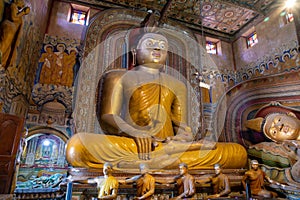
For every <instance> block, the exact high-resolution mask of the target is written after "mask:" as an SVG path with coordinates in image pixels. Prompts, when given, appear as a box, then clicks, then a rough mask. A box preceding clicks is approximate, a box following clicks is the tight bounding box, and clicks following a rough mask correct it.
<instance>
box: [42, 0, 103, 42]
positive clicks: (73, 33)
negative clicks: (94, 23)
mask: <svg viewBox="0 0 300 200" xmlns="http://www.w3.org/2000/svg"><path fill="white" fill-rule="evenodd" d="M70 9H71V4H70V3H67V2H62V1H57V0H54V2H53V6H52V9H51V15H50V20H49V24H48V29H47V30H48V32H47V34H48V35H52V36H57V37H65V36H68V38H72V39H77V40H78V39H81V36H82V33H83V31H84V28H85V26H82V25H79V24H72V23H70V22H69V20H68V18H70V13H71V11H70ZM98 12H99V10H97V9H93V8H89V18H90V19H91V18H93V16H94V15H95V14H96V13H98Z"/></svg>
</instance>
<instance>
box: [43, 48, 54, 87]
mask: <svg viewBox="0 0 300 200" xmlns="http://www.w3.org/2000/svg"><path fill="white" fill-rule="evenodd" d="M44 49H45V53H43V54H42V55H41V58H40V59H39V62H41V63H43V65H42V70H41V73H40V81H39V82H40V83H41V84H50V83H51V81H52V79H51V77H52V73H53V68H54V67H55V65H56V60H57V55H56V54H55V53H54V52H53V46H52V45H50V44H47V45H45V47H44Z"/></svg>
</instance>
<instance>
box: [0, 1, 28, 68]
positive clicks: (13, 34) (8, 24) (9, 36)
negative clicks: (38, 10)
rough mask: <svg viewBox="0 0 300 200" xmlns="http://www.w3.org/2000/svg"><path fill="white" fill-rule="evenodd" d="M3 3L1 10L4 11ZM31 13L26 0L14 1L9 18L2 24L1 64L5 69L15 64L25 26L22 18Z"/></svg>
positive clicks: (0, 28) (0, 42) (9, 11)
mask: <svg viewBox="0 0 300 200" xmlns="http://www.w3.org/2000/svg"><path fill="white" fill-rule="evenodd" d="M2 2H3V1H1V4H0V9H2V10H3V8H2V7H3V3H2ZM0 12H1V11H0ZM29 12H30V8H29V7H26V6H25V3H24V0H14V1H13V2H12V3H11V4H10V6H9V8H8V12H7V16H3V21H2V22H1V24H0V52H1V54H2V61H1V64H2V66H3V67H4V68H5V69H7V68H8V67H9V66H10V65H13V64H14V62H15V57H16V51H17V46H18V45H19V40H20V36H21V30H22V25H23V19H22V17H23V16H24V15H27V14H29ZM1 15H2V13H1Z"/></svg>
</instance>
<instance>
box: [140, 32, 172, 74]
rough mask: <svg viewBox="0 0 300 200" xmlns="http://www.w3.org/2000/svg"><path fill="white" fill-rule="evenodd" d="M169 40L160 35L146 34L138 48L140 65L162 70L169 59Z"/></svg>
mask: <svg viewBox="0 0 300 200" xmlns="http://www.w3.org/2000/svg"><path fill="white" fill-rule="evenodd" d="M167 54H168V40H167V38H166V37H165V36H163V35H161V34H158V33H145V34H144V35H143V36H142V37H141V38H140V39H139V41H138V43H137V46H136V59H137V64H138V65H143V66H146V67H150V68H161V67H162V66H163V65H164V64H165V62H166V58H167Z"/></svg>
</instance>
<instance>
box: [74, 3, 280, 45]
mask: <svg viewBox="0 0 300 200" xmlns="http://www.w3.org/2000/svg"><path fill="white" fill-rule="evenodd" d="M169 1H170V4H167V3H168V2H169ZM71 2H74V3H75V2H77V3H80V4H84V5H86V6H89V7H94V8H95V7H96V8H100V9H108V8H128V9H136V10H143V11H145V12H146V11H147V10H149V9H151V10H156V11H157V13H162V10H163V8H164V6H165V5H169V6H168V8H167V10H166V12H164V13H165V16H166V18H167V19H172V20H174V21H176V22H179V23H183V24H185V25H186V26H187V27H189V28H190V29H192V30H193V31H196V32H199V33H201V34H202V33H203V34H205V35H206V36H211V37H217V38H219V39H223V40H227V41H233V40H234V39H236V38H237V37H239V36H240V35H241V34H242V33H243V32H244V31H245V30H247V29H249V28H251V27H252V26H254V25H256V24H257V23H258V22H261V20H263V19H264V18H265V17H266V16H267V15H268V14H269V13H270V12H271V11H272V10H273V9H274V8H276V7H277V6H278V5H279V4H280V2H283V0H105V1H103V0H73V1H71Z"/></svg>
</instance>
